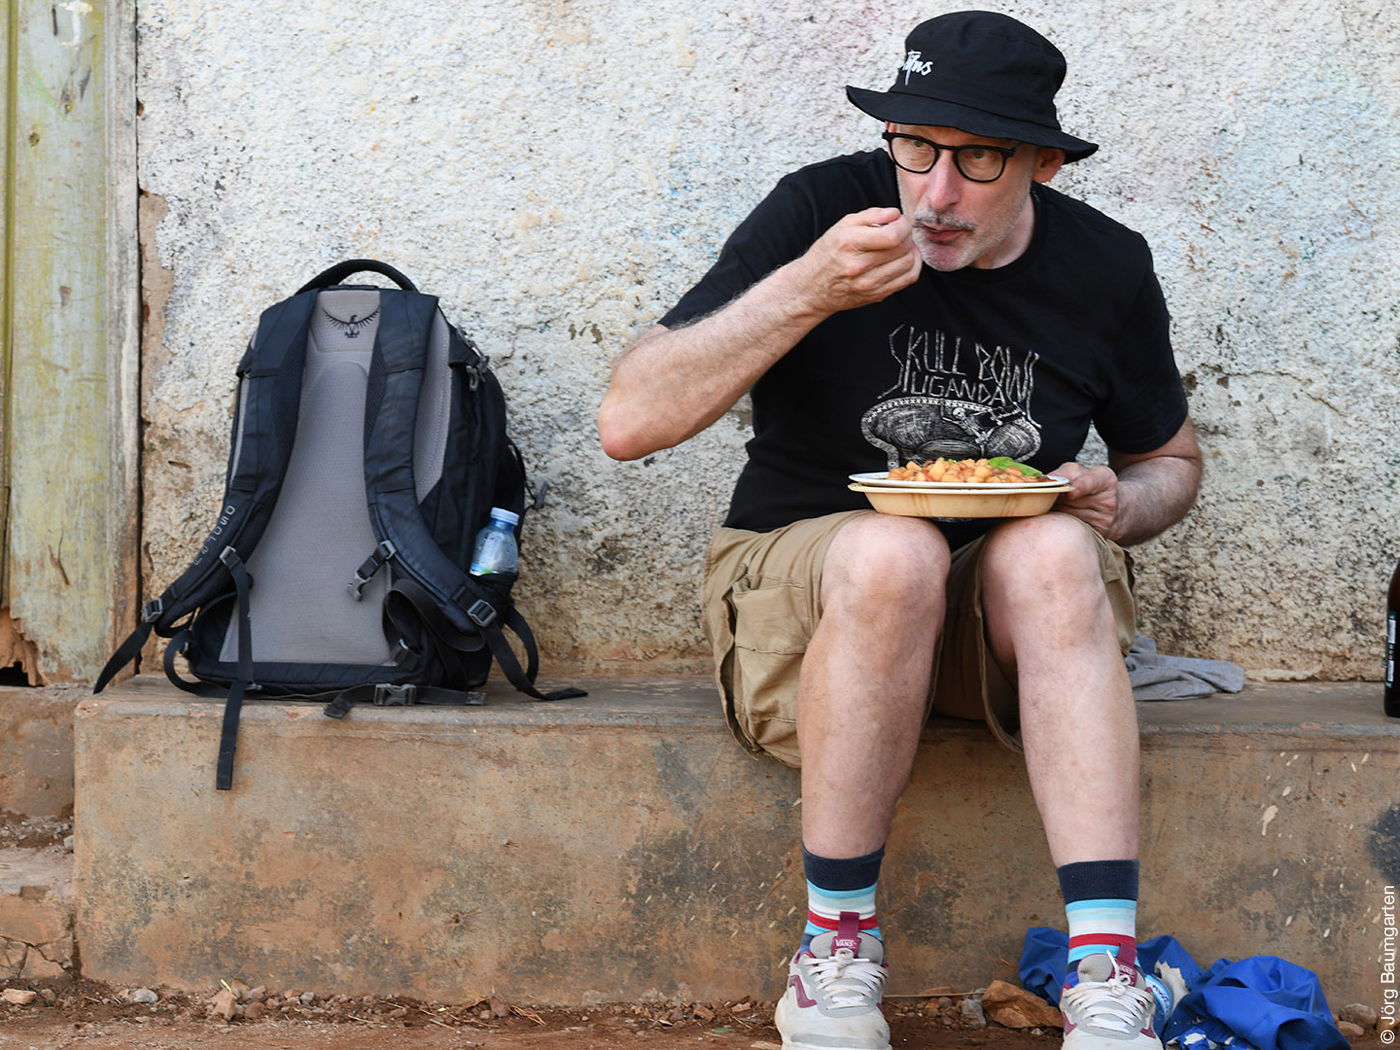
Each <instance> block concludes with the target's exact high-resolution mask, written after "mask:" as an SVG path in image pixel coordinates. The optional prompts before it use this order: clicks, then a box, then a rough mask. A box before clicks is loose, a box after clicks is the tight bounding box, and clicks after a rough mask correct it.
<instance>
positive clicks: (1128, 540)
mask: <svg viewBox="0 0 1400 1050" xmlns="http://www.w3.org/2000/svg"><path fill="white" fill-rule="evenodd" d="M1108 463H1109V465H1108V466H1106V467H1091V468H1085V467H1082V466H1080V465H1079V464H1078V463H1066V464H1064V465H1062V466H1060V467H1058V468H1056V469H1055V470H1053V471H1051V473H1053V474H1059V475H1060V476H1061V477H1064V478H1067V479H1068V480H1069V482H1070V485H1071V486H1072V491H1070V492H1066V493H1064V494H1063V495H1061V496H1060V498H1059V501H1058V502H1057V503H1056V504H1055V509H1056V510H1058V511H1063V512H1065V513H1067V514H1073V515H1074V516H1075V517H1077V518H1082V519H1083V520H1084V521H1086V522H1088V523H1089V524H1090V525H1092V526H1093V527H1094V528H1095V529H1097V530H1098V531H1099V532H1100V533H1102V534H1103V535H1104V536H1107V537H1108V538H1109V539H1111V540H1112V541H1113V542H1114V543H1116V544H1118V545H1119V546H1120V547H1131V546H1132V545H1133V544H1136V543H1142V542H1144V541H1146V540H1150V539H1152V537H1154V536H1157V535H1160V534H1161V533H1163V532H1165V531H1166V530H1167V529H1169V528H1171V527H1172V526H1173V525H1175V524H1176V523H1177V522H1178V521H1180V520H1181V519H1182V518H1184V517H1185V516H1186V512H1187V511H1189V510H1190V509H1191V506H1192V504H1194V503H1195V502H1196V493H1197V491H1198V490H1199V489H1200V486H1201V450H1200V447H1199V446H1198V445H1197V444H1196V432H1195V430H1194V429H1193V428H1192V426H1191V420H1190V419H1189V418H1188V419H1187V420H1186V421H1185V422H1184V423H1182V424H1181V428H1180V429H1179V430H1177V432H1176V433H1175V434H1174V435H1172V437H1171V438H1170V439H1169V440H1168V441H1167V443H1166V444H1165V445H1163V446H1162V447H1161V448H1159V449H1156V450H1155V451H1153V452H1142V453H1137V454H1134V455H1129V454H1127V453H1122V452H1114V451H1113V450H1111V449H1110V450H1109V454H1108Z"/></svg>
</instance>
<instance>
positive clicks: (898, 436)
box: [861, 397, 1040, 467]
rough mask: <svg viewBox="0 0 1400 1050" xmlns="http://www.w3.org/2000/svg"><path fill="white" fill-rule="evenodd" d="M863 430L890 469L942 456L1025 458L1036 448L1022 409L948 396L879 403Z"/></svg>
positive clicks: (864, 419) (863, 421)
mask: <svg viewBox="0 0 1400 1050" xmlns="http://www.w3.org/2000/svg"><path fill="white" fill-rule="evenodd" d="M861 432H862V433H863V434H864V435H865V439H866V440H867V441H869V442H870V443H871V444H872V445H874V446H875V447H876V448H879V449H883V450H884V452H885V453H886V456H887V457H888V460H889V463H890V465H891V467H893V466H897V465H900V464H904V463H907V462H909V461H910V460H911V459H912V460H917V461H920V462H922V461H923V460H926V459H935V458H937V457H938V456H944V457H946V458H948V459H967V458H971V459H977V458H981V457H984V456H1009V457H1010V458H1011V459H1016V460H1024V459H1027V458H1029V457H1030V456H1031V455H1033V454H1034V453H1035V452H1036V451H1037V450H1038V449H1039V448H1040V433H1039V431H1037V430H1036V428H1035V427H1034V426H1033V425H1032V424H1031V423H1030V421H1029V420H1027V419H1026V417H1025V414H1024V412H1023V411H1021V410H1020V409H1013V410H1010V411H1005V412H998V411H997V410H996V409H994V408H990V407H988V406H987V405H979V404H976V403H975V402H972V401H956V400H949V399H946V398H932V397H901V398H895V399H893V400H891V401H882V402H881V403H880V404H878V405H876V406H875V407H873V408H872V409H870V410H869V411H868V412H866V413H865V415H864V417H862V419H861Z"/></svg>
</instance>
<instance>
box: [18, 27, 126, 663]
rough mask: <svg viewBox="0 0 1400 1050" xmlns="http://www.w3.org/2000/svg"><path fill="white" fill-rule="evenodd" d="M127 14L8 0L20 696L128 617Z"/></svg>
mask: <svg viewBox="0 0 1400 1050" xmlns="http://www.w3.org/2000/svg"><path fill="white" fill-rule="evenodd" d="M132 26H134V10H133V9H132V7H131V2H130V0H112V2H108V3H104V2H103V0H92V2H87V0H65V2H61V3H50V2H42V3H36V2H33V0H18V7H17V12H16V17H15V18H14V20H13V30H12V32H13V34H14V41H13V47H12V48H11V60H12V61H13V62H14V64H15V75H14V77H13V78H12V82H13V84H14V87H15V92H14V97H13V99H12V103H11V115H12V132H13V133H12V135H11V138H10V142H11V150H10V157H9V165H8V170H9V172H10V173H11V175H12V180H13V181H12V183H11V184H10V187H9V190H10V195H11V196H12V199H13V205H12V208H11V211H10V222H9V228H8V230H7V233H8V237H7V244H8V245H9V259H10V267H9V271H8V278H9V281H10V286H11V289H12V291H11V293H10V296H11V301H12V303H13V308H12V313H11V316H10V318H9V322H10V325H9V332H8V336H9V348H10V354H11V357H10V369H9V376H10V379H9V385H8V390H7V391H6V393H7V394H8V398H7V401H8V405H9V420H10V427H9V429H8V432H7V434H6V437H7V447H8V451H9V461H10V478H9V480H10V493H11V498H10V501H9V532H8V543H7V559H8V577H7V578H8V600H9V607H10V611H11V613H12V615H13V617H14V621H15V623H16V624H17V626H18V629H19V631H20V633H21V634H22V635H23V636H24V637H26V638H27V639H28V640H29V641H30V642H31V643H32V644H33V645H34V646H35V647H36V648H37V651H38V654H39V666H38V667H36V668H28V670H29V671H30V677H31V680H39V681H44V680H47V681H54V680H60V681H61V680H68V679H87V678H91V677H93V676H94V675H95V674H96V672H97V670H98V669H99V668H100V667H101V665H102V662H103V660H104V659H105V657H106V654H107V653H108V652H109V651H110V650H111V647H112V645H113V642H114V639H115V636H116V635H117V634H118V633H120V632H121V631H123V630H124V629H129V627H130V625H131V623H132V621H133V607H134V591H135V585H134V545H135V518H134V515H135V507H136V503H135V491H136V483H135V478H136V474H135V467H136V441H135V438H136V430H137V423H138V420H137V416H136V409H135V405H136V397H135V386H136V361H137V357H138V355H137V339H136V334H135V333H136V328H135V321H136V319H137V314H136V309H135V306H134V302H135V296H136V275H137V271H136V268H135V198H136V189H135V162H134V142H135V134H134V112H133V111H134V105H135V101H134V90H133V86H132V85H133V83H134V80H133V76H132V71H133V64H134V43H133V42H132V41H131V39H130V35H129V34H130V28H131V27H132Z"/></svg>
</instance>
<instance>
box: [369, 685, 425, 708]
mask: <svg viewBox="0 0 1400 1050" xmlns="http://www.w3.org/2000/svg"><path fill="white" fill-rule="evenodd" d="M417 702H418V687H417V686H416V685H413V684H412V683H405V684H404V685H391V684H390V683H388V682H378V683H376V684H375V687H374V706H375V707H412V706H413V705H414V704H416V703H417Z"/></svg>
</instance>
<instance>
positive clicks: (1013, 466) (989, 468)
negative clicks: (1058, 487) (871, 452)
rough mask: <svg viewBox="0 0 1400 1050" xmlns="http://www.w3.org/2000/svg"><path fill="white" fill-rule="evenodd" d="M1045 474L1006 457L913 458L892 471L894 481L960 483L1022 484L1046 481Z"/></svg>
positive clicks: (891, 478) (890, 476)
mask: <svg viewBox="0 0 1400 1050" xmlns="http://www.w3.org/2000/svg"><path fill="white" fill-rule="evenodd" d="M1044 477H1045V476H1044V475H1043V474H1041V472H1040V471H1038V470H1036V469H1035V468H1034V467H1028V466H1026V465H1025V464H1024V463H1017V462H1015V461H1014V460H1012V459H1010V458H1009V457H1007V456H995V457H993V458H992V459H944V458H943V457H942V456H939V457H938V458H937V459H929V460H925V461H924V462H923V463H916V462H914V461H913V460H912V459H911V460H910V461H909V462H908V463H906V464H905V465H904V466H902V467H895V468H894V469H893V470H891V471H890V473H889V480H891V481H943V482H951V483H955V484H958V485H970V484H987V485H1019V484H1021V483H1023V482H1027V481H1043V480H1044Z"/></svg>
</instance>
